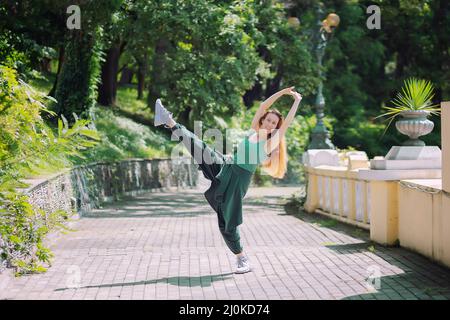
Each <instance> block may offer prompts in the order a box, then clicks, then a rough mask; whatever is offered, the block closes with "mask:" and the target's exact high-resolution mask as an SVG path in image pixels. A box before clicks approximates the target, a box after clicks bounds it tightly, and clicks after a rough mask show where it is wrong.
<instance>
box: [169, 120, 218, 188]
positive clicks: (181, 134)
mask: <svg viewBox="0 0 450 320" xmlns="http://www.w3.org/2000/svg"><path fill="white" fill-rule="evenodd" d="M170 130H171V131H172V135H173V136H175V137H176V138H178V139H179V140H181V141H182V142H183V144H184V146H185V147H186V149H187V150H188V151H189V152H190V154H191V156H192V157H193V158H194V160H195V162H196V164H197V165H198V166H199V168H200V170H202V172H203V175H204V176H205V178H206V179H209V180H211V181H213V180H214V178H215V177H216V176H217V174H218V173H219V172H220V169H221V168H222V165H223V164H224V162H225V158H224V156H223V155H222V154H220V153H219V152H217V151H215V150H213V149H212V148H210V147H209V146H208V145H207V144H206V143H205V142H204V141H202V140H201V139H200V138H199V137H197V136H196V135H195V134H194V133H192V132H191V131H189V130H188V129H187V128H186V127H185V126H183V125H182V124H179V123H177V124H176V125H174V126H173V127H171V128H170Z"/></svg>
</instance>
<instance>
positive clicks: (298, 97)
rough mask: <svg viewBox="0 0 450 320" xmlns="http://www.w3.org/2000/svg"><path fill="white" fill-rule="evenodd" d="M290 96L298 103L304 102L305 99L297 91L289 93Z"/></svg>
mask: <svg viewBox="0 0 450 320" xmlns="http://www.w3.org/2000/svg"><path fill="white" fill-rule="evenodd" d="M288 94H289V95H291V96H292V97H294V99H295V100H296V101H298V102H300V101H302V99H303V97H302V95H301V94H300V93H298V92H297V91H295V90H291V91H289V93H288Z"/></svg>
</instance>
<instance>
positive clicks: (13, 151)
mask: <svg viewBox="0 0 450 320" xmlns="http://www.w3.org/2000/svg"><path fill="white" fill-rule="evenodd" d="M44 99H49V97H45V96H42V94H39V93H37V92H36V91H35V90H33V89H32V88H31V87H30V86H29V85H28V84H26V83H25V82H23V81H22V80H18V79H17V75H16V72H15V71H14V70H13V69H11V68H8V67H5V66H0V236H1V238H0V244H1V245H0V250H1V258H2V260H3V263H5V264H6V265H7V266H12V267H15V268H16V269H17V270H18V272H19V273H22V272H32V271H42V270H43V269H42V267H41V266H40V265H39V261H40V262H44V263H48V262H49V261H50V258H51V253H50V251H49V250H48V249H47V248H45V247H44V245H43V244H42V240H43V238H44V236H45V235H46V234H47V233H48V232H49V231H50V230H52V229H54V228H56V229H60V228H63V227H64V226H63V224H62V223H61V222H62V221H64V220H67V213H65V212H62V211H55V212H53V213H45V212H43V211H42V210H39V209H36V208H34V207H33V206H31V204H30V203H29V202H28V198H27V197H26V196H24V195H22V194H21V193H20V191H19V190H18V188H23V187H25V185H24V184H23V183H21V182H20V180H21V179H22V178H24V177H29V176H30V175H35V174H42V173H43V172H49V171H55V170H58V169H61V168H63V167H67V166H70V165H71V162H70V160H69V158H68V157H69V156H71V157H77V156H78V157H81V156H82V155H81V151H82V150H85V149H87V148H90V147H92V146H94V145H95V144H96V143H97V140H98V138H99V137H98V135H97V133H96V132H95V131H93V130H91V129H90V128H88V126H87V125H88V123H89V122H88V121H87V120H76V121H75V123H74V125H73V126H71V127H70V126H69V125H68V123H67V121H66V119H65V118H62V119H58V128H57V129H56V130H53V129H52V128H51V127H49V126H48V125H46V124H45V122H44V120H43V118H42V115H43V114H47V115H53V113H52V112H51V111H49V110H48V109H47V108H46V107H45V105H44V103H43V101H44Z"/></svg>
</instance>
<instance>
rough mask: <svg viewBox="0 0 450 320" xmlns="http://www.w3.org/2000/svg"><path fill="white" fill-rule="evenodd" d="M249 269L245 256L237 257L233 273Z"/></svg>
mask: <svg viewBox="0 0 450 320" xmlns="http://www.w3.org/2000/svg"><path fill="white" fill-rule="evenodd" d="M249 271H251V268H250V263H249V261H248V259H247V258H246V257H242V258H237V268H236V272H235V273H246V272H249Z"/></svg>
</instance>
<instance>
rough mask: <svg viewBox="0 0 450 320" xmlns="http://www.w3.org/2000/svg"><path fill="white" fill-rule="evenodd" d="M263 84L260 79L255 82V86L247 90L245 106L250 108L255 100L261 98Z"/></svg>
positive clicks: (244, 98)
mask: <svg viewBox="0 0 450 320" xmlns="http://www.w3.org/2000/svg"><path fill="white" fill-rule="evenodd" d="M261 95H262V85H261V83H260V82H259V81H257V82H255V85H254V86H253V88H251V89H250V90H248V91H247V92H245V94H244V97H243V100H244V104H245V106H246V107H247V108H248V109H250V108H251V107H252V105H253V101H255V100H258V99H261Z"/></svg>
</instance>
